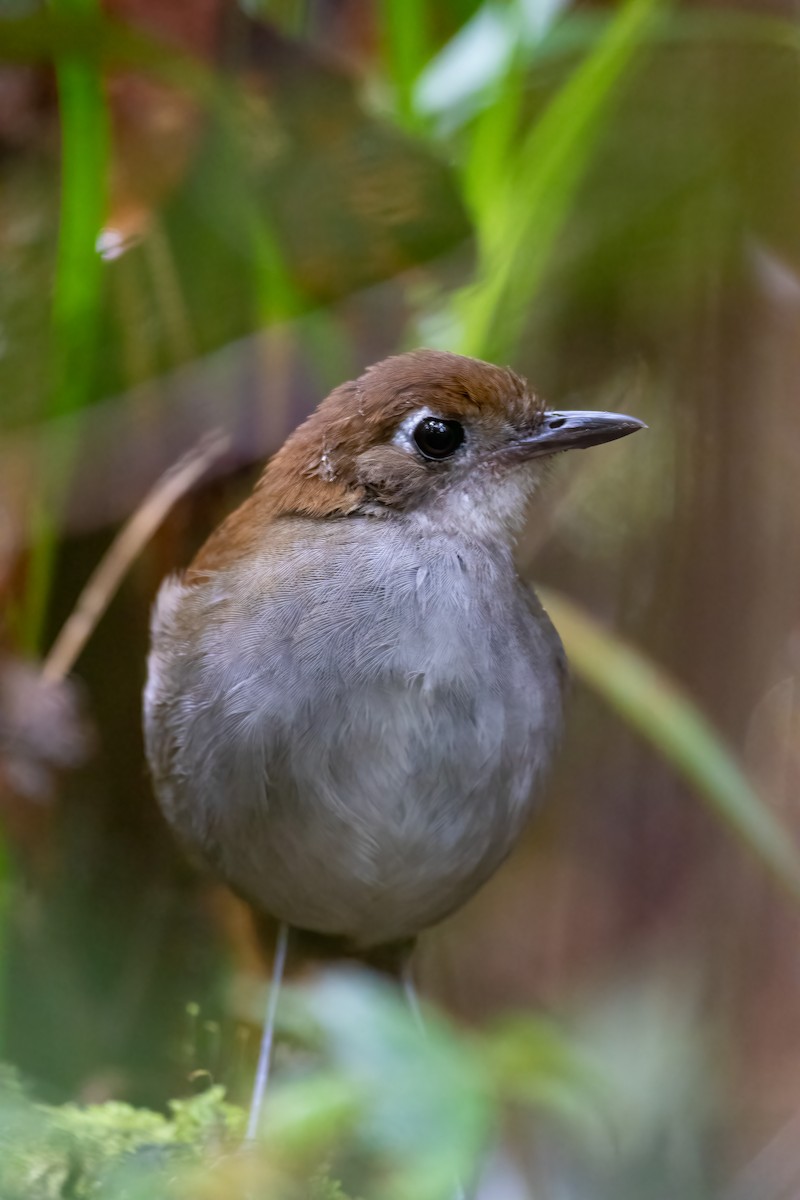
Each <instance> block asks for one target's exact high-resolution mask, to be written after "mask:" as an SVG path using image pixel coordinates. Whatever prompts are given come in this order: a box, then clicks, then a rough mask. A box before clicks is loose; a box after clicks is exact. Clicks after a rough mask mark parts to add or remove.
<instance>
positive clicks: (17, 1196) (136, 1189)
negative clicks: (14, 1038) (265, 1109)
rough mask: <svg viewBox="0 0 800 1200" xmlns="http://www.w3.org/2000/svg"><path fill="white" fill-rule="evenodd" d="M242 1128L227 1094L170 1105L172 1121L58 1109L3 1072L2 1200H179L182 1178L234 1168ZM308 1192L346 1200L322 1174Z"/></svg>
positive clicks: (215, 1091)
mask: <svg viewBox="0 0 800 1200" xmlns="http://www.w3.org/2000/svg"><path fill="white" fill-rule="evenodd" d="M244 1124H245V1114H244V1112H243V1111H242V1110H241V1109H240V1108H238V1107H236V1106H235V1105H232V1104H228V1103H226V1101H225V1094H224V1090H223V1089H222V1088H220V1087H213V1088H209V1089H208V1091H205V1092H203V1093H202V1094H201V1095H198V1096H193V1097H191V1098H190V1099H188V1100H174V1101H172V1102H171V1104H170V1105H169V1115H164V1114H162V1113H157V1112H151V1111H149V1110H148V1109H137V1108H133V1107H131V1105H129V1104H121V1103H118V1102H115V1101H110V1102H109V1103H107V1104H95V1105H87V1106H81V1105H77V1104H65V1105H62V1106H60V1107H52V1106H48V1105H43V1104H35V1103H33V1102H32V1101H31V1100H30V1099H29V1098H28V1097H27V1096H26V1095H25V1091H24V1089H23V1088H22V1087H21V1086H20V1084H19V1083H18V1081H17V1080H16V1079H15V1078H14V1076H13V1075H12V1074H8V1075H6V1074H5V1073H4V1072H3V1071H2V1069H0V1200H101V1198H102V1200H140V1197H141V1200H168V1198H169V1200H180V1197H181V1196H182V1195H183V1194H188V1193H184V1192H183V1189H182V1187H181V1178H182V1176H184V1175H185V1176H186V1179H187V1182H188V1181H189V1180H194V1181H195V1182H196V1180H197V1178H198V1172H199V1175H200V1177H201V1178H205V1179H209V1180H211V1179H213V1177H214V1175H215V1173H220V1164H224V1163H225V1162H226V1161H231V1162H232V1161H234V1152H235V1151H236V1149H237V1148H238V1146H239V1145H240V1143H241V1137H242V1134H243V1132H244ZM219 1185H220V1190H217V1189H215V1188H213V1187H212V1188H211V1189H210V1191H209V1194H210V1195H211V1194H215V1195H216V1194H218V1195H219V1196H220V1197H222V1195H223V1194H225V1191H226V1188H225V1186H224V1172H222V1177H221V1178H220V1180H219ZM304 1191H305V1194H306V1195H308V1196H309V1197H310V1198H313V1200H346V1197H345V1195H344V1193H343V1192H342V1190H341V1188H340V1187H339V1185H338V1183H335V1182H332V1181H331V1180H330V1179H328V1178H327V1176H326V1175H325V1174H324V1173H322V1174H318V1175H315V1176H314V1177H313V1178H312V1179H311V1180H310V1181H308V1185H307V1188H305V1189H304ZM228 1194H230V1193H228Z"/></svg>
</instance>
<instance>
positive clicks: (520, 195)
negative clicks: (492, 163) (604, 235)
mask: <svg viewBox="0 0 800 1200" xmlns="http://www.w3.org/2000/svg"><path fill="white" fill-rule="evenodd" d="M663 7H664V5H663V3H662V0H628V2H627V3H625V4H623V5H622V6H621V7H620V8H619V10H618V11H617V13H616V15H615V16H614V17H613V18H612V19H611V20H610V21H609V23H608V25H607V26H606V28H605V29H604V31H603V33H602V34H601V36H599V37H598V40H597V43H596V45H595V46H594V47H593V49H592V50H591V52H590V53H589V54H588V55H587V57H586V58H585V59H584V61H583V62H582V63H581V64H580V66H579V67H578V68H577V69H576V70H575V71H573V73H572V74H571V75H570V77H569V78H568V80H567V82H566V83H565V84H564V85H563V86H562V87H561V88H560V90H559V91H558V92H557V93H556V95H555V96H554V98H553V99H552V100H551V101H550V103H549V104H548V106H547V108H546V109H545V111H544V113H543V114H542V116H541V117H540V118H539V120H538V121H536V123H535V124H534V126H533V128H532V129H531V131H530V132H529V133H528V134H527V136H525V137H524V138H523V140H522V143H521V144H520V145H519V147H518V148H515V149H514V150H513V151H512V152H511V153H509V155H508V161H507V162H506V164H505V169H504V170H503V172H502V175H501V176H500V177H497V178H498V181H497V184H496V187H495V188H493V189H492V192H491V194H489V193H488V192H487V193H486V203H485V205H484V206H483V207H482V208H481V209H480V210H479V211H478V212H476V213H475V214H474V215H475V217H476V219H477V223H478V234H479V241H480V253H481V261H480V267H479V271H478V278H477V280H476V282H475V283H474V284H473V285H472V286H471V287H470V288H468V289H467V290H466V291H465V292H464V293H463V294H462V296H461V297H460V299H459V300H458V301H457V306H458V309H459V313H460V318H461V321H462V326H463V328H462V336H461V347H460V348H461V349H462V351H463V352H464V353H466V354H474V355H478V356H480V357H485V358H489V359H492V360H495V361H501V362H502V361H506V360H507V359H508V358H509V357H510V356H511V355H512V354H513V351H514V347H515V345H516V341H517V338H518V336H519V333H520V331H521V329H522V326H523V323H524V320H525V315H526V311H527V307H528V305H529V303H530V301H531V298H532V297H533V296H534V295H535V294H536V291H537V289H538V287H539V285H540V283H541V281H542V278H543V275H544V271H545V268H546V266H547V264H548V262H549V259H550V255H551V253H552V250H553V247H554V245H555V243H556V240H557V238H558V236H559V234H560V233H561V230H562V229H563V227H564V224H565V222H566V219H567V217H568V215H569V212H570V208H571V204H572V202H573V200H574V197H575V193H576V191H577V188H578V185H579V183H580V181H581V179H582V177H583V174H584V172H585V170H586V166H587V164H588V162H589V160H590V159H591V157H592V154H593V153H594V150H595V148H596V139H597V133H598V130H599V128H600V126H601V123H602V121H603V120H604V119H605V117H606V116H607V114H608V111H609V107H610V101H611V99H612V97H613V95H614V93H615V91H616V88H617V86H618V85H619V82H620V80H621V79H622V77H623V75H624V73H625V72H626V71H627V69H628V68H629V66H630V64H631V62H632V60H633V57H634V54H635V53H636V51H637V50H638V49H639V47H640V46H641V44H642V43H643V42H644V41H645V39H646V37H647V35H648V34H649V32H650V30H651V28H652V25H653V22H654V21H655V19H656V18H657V17H658V16H659V15H660V13H661V11H662V9H663ZM517 69H518V66H517V64H516V62H514V61H512V63H511V66H510V70H512V71H516V70H517ZM514 94H515V95H516V96H519V92H518V89H515V93H514ZM517 103H518V101H517ZM489 113H490V115H489V117H488V118H487V119H489V120H491V121H493V122H494V121H495V120H496V116H495V114H494V113H492V112H491V109H490V110H489ZM475 137H476V144H480V136H479V130H476V134H475ZM498 166H500V164H498ZM467 169H469V168H467Z"/></svg>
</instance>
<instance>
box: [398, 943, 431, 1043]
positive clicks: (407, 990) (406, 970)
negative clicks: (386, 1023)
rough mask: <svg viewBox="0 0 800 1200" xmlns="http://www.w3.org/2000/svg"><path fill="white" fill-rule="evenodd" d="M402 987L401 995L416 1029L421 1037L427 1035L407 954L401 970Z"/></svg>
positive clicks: (409, 957) (409, 958)
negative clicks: (404, 999)
mask: <svg viewBox="0 0 800 1200" xmlns="http://www.w3.org/2000/svg"><path fill="white" fill-rule="evenodd" d="M400 979H401V982H402V985H403V995H404V996H405V998H406V1004H407V1005H408V1008H409V1011H410V1013H411V1015H412V1017H413V1018H414V1021H415V1023H416V1026H417V1028H418V1029H419V1031H420V1033H421V1034H423V1036H424V1035H425V1034H426V1033H427V1030H426V1029H425V1018H424V1017H423V1015H422V1009H421V1008H420V1006H419V996H418V995H417V988H416V984H415V983H414V971H413V969H412V967H411V955H410V954H409V956H408V958H407V959H406V961H405V962H404V963H403V970H402V974H401V976H400Z"/></svg>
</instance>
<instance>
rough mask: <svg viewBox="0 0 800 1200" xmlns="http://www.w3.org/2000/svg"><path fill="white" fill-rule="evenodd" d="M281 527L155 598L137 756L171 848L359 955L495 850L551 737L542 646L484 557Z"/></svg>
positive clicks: (397, 539) (551, 706)
mask: <svg viewBox="0 0 800 1200" xmlns="http://www.w3.org/2000/svg"><path fill="white" fill-rule="evenodd" d="M377 525H380V529H379V530H377V531H376V526H377ZM292 530H293V537H292V539H291V540H290V541H289V542H288V543H287V541H286V540H285V539H284V541H283V544H282V546H281V547H280V549H278V548H276V547H275V546H273V547H272V548H270V547H269V546H267V547H265V550H264V559H263V560H262V561H261V562H260V563H257V564H251V565H250V567H249V569H248V570H247V571H246V572H238V573H234V574H230V575H227V576H225V577H217V578H215V579H214V580H212V581H209V582H208V583H205V584H202V585H200V586H195V587H192V588H185V587H183V586H182V585H181V584H180V583H178V582H175V581H172V582H168V583H166V584H165V585H164V588H163V589H162V594H161V596H160V598H159V602H158V604H157V608H156V612H155V615H154V627H153V650H152V653H151V659H150V673H149V680H148V687H147V692H146V697H145V710H146V719H145V726H146V737H147V747H148V755H149V758H150V762H151V766H152V770H153V775H154V779H155V782H156V789H157V792H158V794H159V798H160V801H161V803H162V805H163V807H164V810H165V812H166V814H167V817H168V818H169V819H170V821H171V822H172V824H173V825H174V826H175V828H176V830H177V832H178V833H179V835H180V836H181V837H182V839H183V840H184V841H186V842H187V843H188V844H189V845H190V846H191V847H193V848H194V849H196V850H199V851H200V853H201V854H202V855H203V856H204V857H205V858H207V859H208V860H210V861H211V862H212V863H214V864H215V865H216V866H217V868H218V869H219V870H220V871H221V872H222V873H223V875H224V876H225V877H226V878H227V879H228V880H229V881H230V882H231V883H232V884H233V885H234V886H236V887H237V888H238V889H239V890H240V891H242V892H244V893H245V894H246V895H248V896H249V897H250V898H251V899H252V900H253V902H254V903H255V904H256V905H257V906H258V907H260V908H262V909H263V910H264V911H266V912H269V913H271V914H273V915H274V916H276V917H279V918H281V919H283V920H286V921H289V922H290V923H291V924H294V925H297V926H300V927H303V928H308V929H314V930H317V931H319V932H324V933H330V934H337V935H342V936H345V937H348V938H350V939H352V940H353V941H354V942H355V943H357V944H359V945H372V944H378V943H380V942H384V941H391V940H394V939H396V938H400V937H405V936H410V935H412V934H415V933H417V932H418V931H419V930H420V929H421V928H423V927H425V926H426V925H429V924H432V923H433V922H435V921H437V920H439V919H440V918H441V917H443V916H444V915H446V913H447V912H449V911H450V910H452V909H453V908H455V907H457V906H458V905H459V904H460V903H462V902H464V901H465V900H466V899H467V898H468V897H469V895H471V894H472V892H474V891H475V890H476V889H477V888H478V887H479V886H480V884H481V883H482V882H483V881H484V880H485V879H486V878H487V877H488V876H489V875H490V874H491V873H492V872H493V871H494V870H495V869H496V867H497V866H498V865H499V863H500V862H501V861H502V859H503V858H504V857H505V856H506V854H507V853H508V851H509V850H510V849H511V846H512V845H513V843H514V841H515V839H516V838H517V836H518V834H519V832H520V829H521V827H522V825H523V823H524V821H525V819H526V817H527V815H528V812H529V810H530V806H531V803H532V796H533V793H534V789H535V784H536V781H537V778H538V777H539V775H540V774H541V772H542V770H543V768H544V767H545V766H546V764H547V762H548V760H549V758H550V755H551V751H552V747H553V745H554V742H555V740H556V738H557V735H558V731H559V728H560V720H561V677H562V651H561V648H560V643H559V642H558V638H557V636H556V634H555V632H554V631H553V629H552V626H551V625H550V623H549V621H548V620H547V617H546V616H545V615H544V613H542V611H541V609H540V608H539V607H538V605H537V604H536V602H535V600H533V599H532V598H531V597H530V596H529V594H528V593H527V592H526V591H525V589H524V588H523V586H522V584H521V583H520V582H519V580H518V578H517V576H516V574H515V572H514V569H513V565H512V563H511V560H510V556H509V555H508V554H507V553H505V552H504V551H503V550H497V549H493V548H492V547H486V546H483V545H480V544H479V543H477V542H476V543H474V544H468V545H465V544H463V542H462V540H461V539H460V540H459V542H458V545H457V546H456V544H455V542H454V541H453V540H452V539H451V538H449V537H446V536H441V537H436V536H432V535H430V534H428V535H426V536H425V537H419V538H416V539H413V538H409V537H408V536H405V537H403V536H396V535H395V533H394V531H392V530H390V529H388V528H387V525H386V524H385V523H383V522H376V521H375V520H374V519H369V518H367V519H361V520H353V521H352V522H349V523H348V526H347V533H348V541H347V544H346V545H343V544H342V539H341V536H338V537H337V538H336V539H335V540H332V539H331V536H330V534H329V532H328V530H327V527H325V526H320V525H319V523H312V522H303V521H296V522H292ZM337 532H338V533H339V535H340V534H341V531H340V530H338V531H337ZM376 532H377V536H376ZM292 544H293V547H294V552H289V547H290V546H292ZM298 546H299V547H302V550H301V551H300V552H298V549H297V548H298ZM264 579H268V580H269V585H268V586H267V587H266V588H265V587H264V583H263V581H264ZM209 616H211V617H212V619H211V620H209V619H207V618H208V617H209ZM200 617H202V618H204V619H203V620H202V624H201V627H202V628H203V630H204V633H203V635H202V637H201V639H200V642H199V646H198V644H197V642H196V641H194V640H192V639H191V638H190V637H189V636H188V631H189V630H190V629H192V628H196V627H197V625H198V618H200Z"/></svg>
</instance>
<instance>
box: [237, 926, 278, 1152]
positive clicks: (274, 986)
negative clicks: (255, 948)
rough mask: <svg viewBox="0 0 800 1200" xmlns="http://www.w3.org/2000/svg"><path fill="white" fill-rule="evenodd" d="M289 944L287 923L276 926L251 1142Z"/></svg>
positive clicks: (252, 1109) (249, 1122) (264, 1085)
mask: <svg viewBox="0 0 800 1200" xmlns="http://www.w3.org/2000/svg"><path fill="white" fill-rule="evenodd" d="M288 944H289V926H288V925H285V924H283V922H281V924H280V925H279V926H278V937H277V940H276V942H275V961H274V963H273V967H272V982H271V983H270V986H269V992H268V994H267V1011H266V1014H265V1016H264V1031H263V1033H262V1034H261V1050H260V1051H259V1055H258V1067H257V1068H256V1079H255V1084H254V1085H253V1099H252V1101H251V1103H250V1116H249V1117H248V1120H247V1133H246V1134H245V1140H246V1141H248V1142H252V1141H254V1140H255V1138H256V1136H257V1134H258V1127H259V1123H260V1121H261V1109H262V1107H263V1104H264V1097H265V1095H266V1092H267V1081H268V1079H269V1068H270V1063H271V1061H272V1040H273V1036H274V1033H275V1014H276V1012H277V1011H278V996H279V994H280V990H281V983H282V982H283V969H284V967H285V965H286V948H287V946H288Z"/></svg>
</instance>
